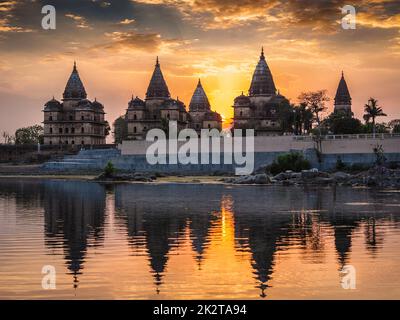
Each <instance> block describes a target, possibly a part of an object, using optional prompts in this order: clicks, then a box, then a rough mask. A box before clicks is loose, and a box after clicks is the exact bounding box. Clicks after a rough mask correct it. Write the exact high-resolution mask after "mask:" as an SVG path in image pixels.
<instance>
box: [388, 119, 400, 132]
mask: <svg viewBox="0 0 400 320" xmlns="http://www.w3.org/2000/svg"><path fill="white" fill-rule="evenodd" d="M388 126H389V129H390V131H391V132H392V133H400V119H395V120H392V121H390V122H389V124H388Z"/></svg>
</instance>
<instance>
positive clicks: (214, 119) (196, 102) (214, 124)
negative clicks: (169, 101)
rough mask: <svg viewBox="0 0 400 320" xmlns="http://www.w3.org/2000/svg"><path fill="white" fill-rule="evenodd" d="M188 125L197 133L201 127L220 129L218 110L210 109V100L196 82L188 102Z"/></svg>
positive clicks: (220, 122) (220, 119)
mask: <svg viewBox="0 0 400 320" xmlns="http://www.w3.org/2000/svg"><path fill="white" fill-rule="evenodd" d="M189 115H190V127H191V128H193V129H195V130H196V131H197V132H198V133H199V134H200V130H201V129H218V130H221V129H222V118H221V115H220V114H219V113H218V112H215V111H211V106H210V102H209V101H208V97H207V95H206V93H205V91H204V89H203V86H202V85H201V81H200V79H199V82H198V83H197V87H196V90H195V91H194V93H193V96H192V99H191V100H190V104H189Z"/></svg>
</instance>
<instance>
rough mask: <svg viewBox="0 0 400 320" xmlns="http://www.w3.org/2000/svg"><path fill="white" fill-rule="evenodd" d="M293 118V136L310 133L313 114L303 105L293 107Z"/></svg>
mask: <svg viewBox="0 0 400 320" xmlns="http://www.w3.org/2000/svg"><path fill="white" fill-rule="evenodd" d="M293 117H294V119H293V125H294V133H295V134H300V135H302V134H304V133H306V132H310V131H311V128H312V119H313V114H312V112H311V111H310V110H309V109H307V106H306V105H305V104H304V103H302V104H300V105H298V106H294V107H293Z"/></svg>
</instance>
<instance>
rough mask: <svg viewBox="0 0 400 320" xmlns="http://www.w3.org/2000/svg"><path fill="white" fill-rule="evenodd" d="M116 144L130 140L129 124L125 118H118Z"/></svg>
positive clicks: (115, 135)
mask: <svg viewBox="0 0 400 320" xmlns="http://www.w3.org/2000/svg"><path fill="white" fill-rule="evenodd" d="M113 127H114V132H113V134H114V143H122V141H123V140H127V139H128V123H127V122H126V120H125V116H120V117H118V118H117V119H116V120H115V121H114V123H113Z"/></svg>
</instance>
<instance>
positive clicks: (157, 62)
mask: <svg viewBox="0 0 400 320" xmlns="http://www.w3.org/2000/svg"><path fill="white" fill-rule="evenodd" d="M159 65H160V61H159V60H158V56H157V58H156V66H159Z"/></svg>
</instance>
